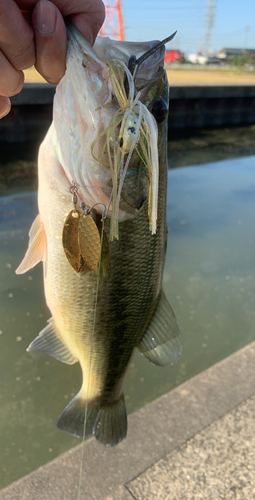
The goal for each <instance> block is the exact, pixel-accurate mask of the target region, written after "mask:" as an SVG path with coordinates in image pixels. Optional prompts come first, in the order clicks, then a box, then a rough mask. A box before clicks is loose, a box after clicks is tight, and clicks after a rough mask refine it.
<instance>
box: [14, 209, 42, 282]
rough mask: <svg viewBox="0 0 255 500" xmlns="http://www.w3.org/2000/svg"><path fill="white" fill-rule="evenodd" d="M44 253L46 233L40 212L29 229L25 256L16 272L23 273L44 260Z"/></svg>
mask: <svg viewBox="0 0 255 500" xmlns="http://www.w3.org/2000/svg"><path fill="white" fill-rule="evenodd" d="M45 253H46V235H45V231H44V226H43V224H42V222H41V218H40V214H38V215H37V217H36V219H35V220H34V222H33V224H32V226H31V228H30V231H29V243H28V249H27V251H26V253H25V256H24V258H23V260H22V262H21V263H20V265H19V267H18V268H17V269H16V274H23V273H26V272H27V271H29V269H32V267H34V266H36V264H38V262H40V261H41V260H44V258H45Z"/></svg>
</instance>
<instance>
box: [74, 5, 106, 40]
mask: <svg viewBox="0 0 255 500" xmlns="http://www.w3.org/2000/svg"><path fill="white" fill-rule="evenodd" d="M88 3H89V2H88ZM104 18H105V7H104V4H103V2H101V1H98V2H94V4H93V10H91V11H90V10H88V11H87V12H84V13H80V14H73V15H72V16H71V21H72V23H73V24H74V25H75V26H76V28H78V30H79V31H80V32H81V33H82V34H83V36H84V37H85V38H86V40H87V41H88V42H89V43H90V45H94V43H95V40H96V37H97V35H98V32H99V30H100V28H101V26H102V24H103V22H104Z"/></svg>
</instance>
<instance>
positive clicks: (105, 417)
mask: <svg viewBox="0 0 255 500" xmlns="http://www.w3.org/2000/svg"><path fill="white" fill-rule="evenodd" d="M85 413H86V400H85V399H83V398H81V397H80V396H79V394H77V396H75V398H74V399H72V401H70V403H69V404H68V405H67V407H66V408H65V409H64V411H63V412H62V413H61V415H60V417H59V419H58V421H57V427H58V429H61V430H62V431H66V432H69V433H70V434H72V435H73V436H75V437H83V433H84V420H85ZM92 433H93V434H94V435H95V438H96V439H97V440H98V441H99V442H100V443H102V444H103V445H105V446H116V445H117V444H118V443H120V442H121V441H122V440H123V439H124V438H125V437H126V434H127V414H126V405H125V399H124V394H122V395H121V396H120V398H119V399H118V400H117V401H114V403H111V404H108V405H104V406H101V405H100V401H99V400H92V401H88V405H87V418H86V429H85V436H88V435H90V434H92Z"/></svg>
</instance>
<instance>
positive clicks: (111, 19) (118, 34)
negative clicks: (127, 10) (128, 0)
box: [99, 0, 124, 40]
mask: <svg viewBox="0 0 255 500" xmlns="http://www.w3.org/2000/svg"><path fill="white" fill-rule="evenodd" d="M105 11H106V16H105V22H104V24H103V26H102V28H101V29H100V31H99V35H100V36H109V37H110V38H113V39H115V40H124V27H123V16H122V8H121V0H107V3H106V4H105Z"/></svg>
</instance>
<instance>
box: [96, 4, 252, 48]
mask: <svg viewBox="0 0 255 500" xmlns="http://www.w3.org/2000/svg"><path fill="white" fill-rule="evenodd" d="M105 3H106V4H107V0H105ZM207 4H208V0H122V13H123V18H124V30H125V39H126V40H128V41H131V40H132V41H143V40H144V41H145V40H155V39H163V38H165V37H166V36H168V35H169V34H171V33H172V32H173V31H175V30H177V31H178V33H177V35H176V37H175V40H173V42H172V43H171V47H172V48H178V49H180V50H182V51H183V52H185V53H186V54H187V53H193V52H196V51H197V50H198V49H199V47H200V43H201V38H202V36H203V33H204V30H205V28H204V23H205V16H206V10H207V9H206V6H207ZM215 4H216V9H215V18H214V27H213V30H212V38H211V48H212V49H214V50H215V51H217V50H219V49H220V48H221V47H235V48H236V47H239V48H244V46H245V45H246V47H247V48H255V0H242V1H240V0H215ZM247 26H248V27H249V28H246V27H247ZM245 30H246V31H245ZM247 30H248V31H247ZM169 48H170V44H169Z"/></svg>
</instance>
